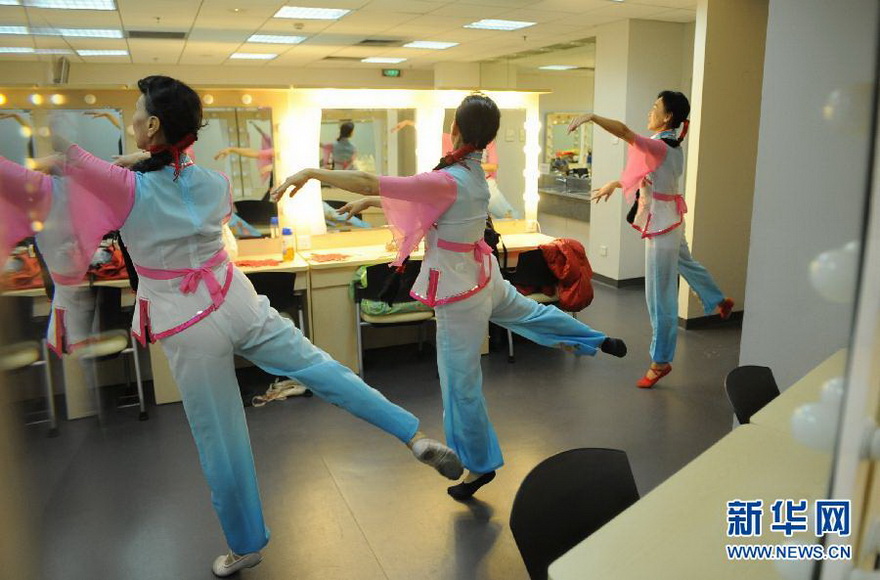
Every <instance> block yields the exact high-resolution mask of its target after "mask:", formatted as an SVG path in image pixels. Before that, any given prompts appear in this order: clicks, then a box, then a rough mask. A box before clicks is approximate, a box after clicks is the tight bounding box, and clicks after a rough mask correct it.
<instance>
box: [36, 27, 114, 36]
mask: <svg viewBox="0 0 880 580" xmlns="http://www.w3.org/2000/svg"><path fill="white" fill-rule="evenodd" d="M31 34H38V35H42V36H69V37H76V38H122V31H121V30H116V29H112V28H34V29H33V30H31Z"/></svg>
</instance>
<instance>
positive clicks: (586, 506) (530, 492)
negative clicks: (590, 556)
mask: <svg viewBox="0 0 880 580" xmlns="http://www.w3.org/2000/svg"><path fill="white" fill-rule="evenodd" d="M638 499H639V492H638V490H637V489H636V482H635V480H634V479H633V474H632V469H631V468H630V465H629V460H628V459H627V456H626V453H625V452H624V451H620V450H617V449H571V450H569V451H563V452H562V453H558V454H556V455H554V456H552V457H550V458H548V459H545V460H544V461H542V462H541V463H539V464H538V465H537V467H535V468H534V469H532V471H531V472H530V473H529V474H528V475H527V476H526V478H525V479H524V480H523V482H522V484H521V485H520V487H519V490H518V491H517V492H516V497H515V498H514V499H513V507H512V508H511V510H510V531H511V532H513V538H514V540H515V541H516V545H517V547H518V548H519V552H520V555H521V556H522V559H523V561H524V562H525V565H526V569H527V570H528V572H529V577H530V578H531V579H532V580H546V578H547V569H548V567H549V566H550V564H552V563H553V562H554V561H555V560H556V559H557V558H559V557H560V556H562V555H563V554H565V553H566V552H568V551H569V550H570V549H571V548H573V547H574V546H576V545H577V544H578V543H580V542H581V541H582V540H583V539H585V538H586V537H588V536H589V535H590V534H592V533H593V532H595V531H596V530H598V529H599V528H601V527H602V526H603V525H605V524H606V523H608V522H609V521H611V520H612V519H614V518H615V517H616V516H617V515H618V514H620V513H621V512H623V511H624V510H625V509H626V508H628V507H629V506H631V505H632V504H634V503H635V502H636V501H638ZM584 573H585V576H588V575H589V574H588V571H586V570H585V571H584Z"/></svg>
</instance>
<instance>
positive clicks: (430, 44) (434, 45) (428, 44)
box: [403, 40, 458, 50]
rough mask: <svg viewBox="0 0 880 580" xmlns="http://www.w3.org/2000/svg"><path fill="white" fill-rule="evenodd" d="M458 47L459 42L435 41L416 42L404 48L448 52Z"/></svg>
mask: <svg viewBox="0 0 880 580" xmlns="http://www.w3.org/2000/svg"><path fill="white" fill-rule="evenodd" d="M453 46H458V43H457V42H436V41H433V40H414V41H412V42H408V43H406V44H404V45H403V48H427V49H430V50H446V49H447V48H452V47H453Z"/></svg>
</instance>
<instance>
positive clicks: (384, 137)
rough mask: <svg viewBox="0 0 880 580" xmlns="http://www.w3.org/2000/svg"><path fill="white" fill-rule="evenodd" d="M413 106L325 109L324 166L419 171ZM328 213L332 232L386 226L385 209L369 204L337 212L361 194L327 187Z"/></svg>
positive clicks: (397, 172)
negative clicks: (347, 214) (348, 213)
mask: <svg viewBox="0 0 880 580" xmlns="http://www.w3.org/2000/svg"><path fill="white" fill-rule="evenodd" d="M414 128H415V110H414V109H325V110H324V111H323V112H322V117H321V139H320V143H321V148H320V166H321V167H324V168H327V169H358V170H361V171H368V172H370V173H375V174H378V175H398V176H400V175H413V174H414V173H415V172H416V154H415V151H416V137H415V129H414ZM321 197H322V199H323V200H324V218H325V222H326V224H327V227H328V228H329V229H330V230H331V231H344V230H349V229H352V228H367V227H378V226H383V225H385V224H386V223H387V222H386V220H385V216H384V214H383V213H382V210H381V209H379V208H369V209H368V210H367V211H365V212H364V214H363V215H361V216H353V217H352V218H349V219H345V218H344V217H342V216H340V215H339V213H338V212H337V209H338V208H339V207H342V206H343V205H344V204H345V203H346V202H349V201H352V200H353V199H356V198H357V197H359V196H357V195H354V194H351V193H348V192H345V191H342V190H339V189H335V188H330V187H328V186H325V187H323V188H322V194H321Z"/></svg>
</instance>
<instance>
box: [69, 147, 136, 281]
mask: <svg viewBox="0 0 880 580" xmlns="http://www.w3.org/2000/svg"><path fill="white" fill-rule="evenodd" d="M64 176H65V178H66V185H67V195H68V219H69V220H70V227H71V233H72V236H73V240H72V241H73V242H74V243H75V246H74V247H73V248H71V250H69V251H68V260H69V263H68V264H67V267H66V268H65V273H64V274H63V275H62V276H61V277H59V276H58V274H59V273H58V272H53V276H55V277H56V279H57V280H58V282H60V283H62V284H74V283H77V282H79V281H80V280H82V277H83V276H84V275H85V273H86V271H87V270H88V268H89V263H90V262H91V260H92V256H93V255H94V253H95V250H96V249H97V248H98V246H99V245H100V243H101V239H102V238H103V237H104V235H106V234H107V232H111V231H113V230H118V229H119V228H120V227H122V225H123V224H124V223H125V220H126V219H127V218H128V214H129V213H130V212H131V208H132V206H133V205H134V192H135V174H134V172H133V171H129V170H128V169H124V168H122V167H118V166H116V165H113V164H111V163H107V162H106V161H103V160H101V159H98V158H97V157H95V156H94V155H92V154H91V153H88V152H86V151H85V150H83V149H81V148H80V147H79V146H77V145H73V146H71V147H70V148H69V149H68V150H67V163H66V164H65V166H64ZM62 278H63V279H62Z"/></svg>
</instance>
